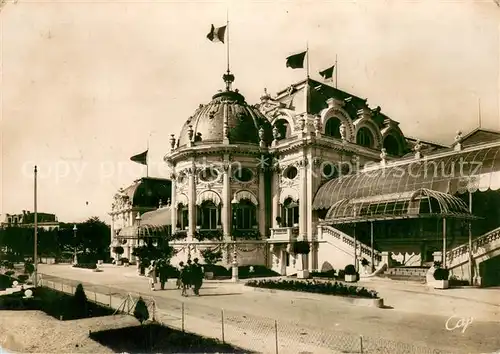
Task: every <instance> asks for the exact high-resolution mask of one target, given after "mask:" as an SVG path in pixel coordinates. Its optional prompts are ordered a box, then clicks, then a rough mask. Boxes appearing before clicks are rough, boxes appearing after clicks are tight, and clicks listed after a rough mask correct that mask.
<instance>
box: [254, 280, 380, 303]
mask: <svg viewBox="0 0 500 354" xmlns="http://www.w3.org/2000/svg"><path fill="white" fill-rule="evenodd" d="M245 285H247V286H251V287H255V288H267V289H277V290H288V291H302V292H307V293H317V294H324V295H334V296H350V297H360V298H368V299H378V293H377V292H376V291H374V290H368V289H366V288H359V287H356V286H348V285H344V284H341V283H337V282H334V283H332V282H317V281H315V280H313V281H309V280H308V281H300V280H279V281H276V280H250V281H248V282H247V283H246V284H245Z"/></svg>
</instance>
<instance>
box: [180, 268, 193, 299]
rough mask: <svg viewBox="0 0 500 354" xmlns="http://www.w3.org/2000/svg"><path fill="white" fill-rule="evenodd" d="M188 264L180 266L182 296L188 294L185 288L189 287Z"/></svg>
mask: <svg viewBox="0 0 500 354" xmlns="http://www.w3.org/2000/svg"><path fill="white" fill-rule="evenodd" d="M190 268H191V267H190V266H189V265H186V266H183V267H182V268H181V274H180V275H181V281H182V296H188V295H187V289H188V287H189V281H190V277H191V276H190V274H189V273H190Z"/></svg>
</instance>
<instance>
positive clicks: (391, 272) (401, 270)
mask: <svg viewBox="0 0 500 354" xmlns="http://www.w3.org/2000/svg"><path fill="white" fill-rule="evenodd" d="M428 270H429V267H398V268H389V269H387V270H386V271H385V272H384V273H383V274H381V275H380V276H381V277H382V278H388V279H391V280H402V281H412V282H418V283H421V284H425V275H426V273H427V271H428Z"/></svg>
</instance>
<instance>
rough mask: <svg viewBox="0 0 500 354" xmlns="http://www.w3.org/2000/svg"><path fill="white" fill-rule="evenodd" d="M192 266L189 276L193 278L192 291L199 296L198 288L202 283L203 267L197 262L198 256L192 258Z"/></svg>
mask: <svg viewBox="0 0 500 354" xmlns="http://www.w3.org/2000/svg"><path fill="white" fill-rule="evenodd" d="M192 267H193V268H192V269H193V271H192V276H191V278H192V279H193V286H194V289H193V291H194V294H195V295H197V296H200V288H201V285H202V284H203V267H202V266H201V264H199V263H198V258H195V259H194V264H193V266H192Z"/></svg>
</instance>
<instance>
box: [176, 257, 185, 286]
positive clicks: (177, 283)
mask: <svg viewBox="0 0 500 354" xmlns="http://www.w3.org/2000/svg"><path fill="white" fill-rule="evenodd" d="M183 268H184V262H180V263H179V268H178V269H177V271H178V272H179V274H178V275H177V282H176V285H177V289H180V288H182V269H183Z"/></svg>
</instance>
